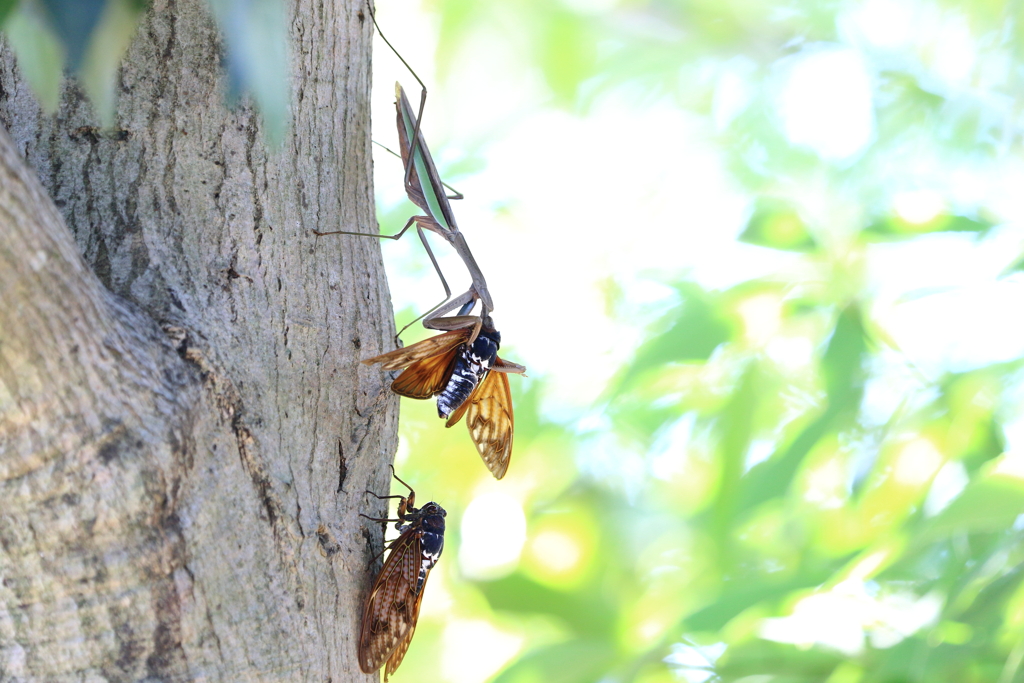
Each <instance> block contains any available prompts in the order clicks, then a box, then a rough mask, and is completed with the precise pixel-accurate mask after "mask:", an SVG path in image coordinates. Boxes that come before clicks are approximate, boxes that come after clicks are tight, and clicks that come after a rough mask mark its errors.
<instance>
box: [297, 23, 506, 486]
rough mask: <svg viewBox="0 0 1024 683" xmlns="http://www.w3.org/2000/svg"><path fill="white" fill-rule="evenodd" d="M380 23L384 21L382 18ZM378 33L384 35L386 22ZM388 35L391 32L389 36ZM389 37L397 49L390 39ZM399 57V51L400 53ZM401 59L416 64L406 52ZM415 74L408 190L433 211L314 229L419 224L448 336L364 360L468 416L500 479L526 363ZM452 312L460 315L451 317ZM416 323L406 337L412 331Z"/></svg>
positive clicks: (417, 393)
mask: <svg viewBox="0 0 1024 683" xmlns="http://www.w3.org/2000/svg"><path fill="white" fill-rule="evenodd" d="M374 26H377V21H376V18H374ZM377 31H378V33H380V27H379V26H377ZM381 37H382V38H383V37H384V36H383V34H381ZM384 41H385V42H386V43H387V44H388V47H390V48H391V49H392V51H395V49H394V47H393V46H392V45H391V43H390V42H388V41H387V39H386V38H384ZM395 54H396V55H397V54H398V52H397V51H395ZM398 57H399V59H400V60H401V61H402V63H403V64H405V66H406V68H409V65H408V64H407V63H406V62H405V60H404V59H402V57H401V55H398ZM409 71H410V72H411V73H412V74H413V76H415V77H416V80H417V82H419V84H420V87H421V94H420V107H419V112H418V114H417V113H414V112H413V108H412V105H411V104H410V103H409V98H408V97H407V96H406V94H405V90H404V89H403V88H402V86H401V85H399V84H398V83H396V84H395V107H396V110H397V123H398V140H399V149H400V151H401V157H402V164H403V166H404V167H405V178H404V185H405V193H406V195H407V196H408V197H409V199H410V201H412V203H413V204H415V205H416V206H418V207H419V208H420V209H422V210H423V211H424V212H425V213H424V214H423V215H415V216H412V217H411V218H409V220H408V221H407V222H406V224H405V225H404V226H403V227H402V229H401V230H400V231H398V232H397V233H395V234H394V235H368V234H367V233H358V232H348V231H342V230H337V231H332V232H319V231H314V232H315V233H316V234H317V235H318V236H323V235H335V234H342V235H359V236H369V237H381V238H385V239H399V238H401V237H402V235H404V234H405V233H406V232H407V231H408V230H409V228H411V227H412V226H414V225H415V226H416V232H417V234H418V235H419V238H420V241H421V242H422V244H423V247H424V249H425V250H426V252H427V255H428V256H429V257H430V262H431V263H432V264H433V266H434V270H435V271H436V272H437V275H438V277H439V278H440V279H441V284H442V285H443V286H444V291H445V298H444V300H442V301H441V303H439V304H437V305H436V306H434V307H433V308H431V309H430V310H428V311H427V312H426V313H425V314H423V315H421V316H420V318H422V320H423V326H424V327H426V328H427V329H431V330H438V331H440V332H442V334H439V335H436V336H434V337H431V338H429V339H425V340H423V341H421V342H417V343H415V344H412V345H411V346H408V347H404V348H399V349H396V350H394V351H391V352H389V353H384V354H381V355H379V356H375V357H373V358H368V359H366V360H364V361H363V363H366V364H373V363H380V364H381V367H382V368H383V369H385V370H396V369H402V368H404V372H402V374H401V375H399V376H398V377H397V378H396V379H395V381H394V382H392V385H391V389H392V391H394V392H395V393H397V394H400V395H402V396H408V397H410V398H419V399H424V398H431V397H433V396H437V397H438V403H437V405H438V415H439V416H440V417H442V418H445V419H446V422H445V426H446V427H451V426H452V425H454V424H456V423H457V422H459V420H461V419H462V417H463V416H464V415H465V416H466V424H467V426H468V428H469V433H470V437H471V438H472V439H473V443H474V444H475V445H476V448H477V451H478V452H479V453H480V456H481V457H482V458H483V461H484V464H485V465H487V468H488V469H489V470H490V471H491V474H493V475H494V477H495V478H497V479H501V478H502V477H503V476H504V475H505V472H506V470H507V469H508V464H509V460H510V458H511V455H512V435H513V424H514V420H513V414H512V394H511V391H510V390H509V385H508V379H507V375H508V374H523V373H525V372H526V368H525V367H524V366H522V365H519V364H518V363H513V362H511V361H507V360H504V359H502V358H500V357H498V349H499V347H500V345H501V334H500V333H499V332H498V330H497V329H496V328H495V326H494V321H493V320H492V319H491V312H492V311H493V310H494V302H493V299H492V298H491V292H490V289H489V288H488V286H487V280H486V279H485V278H484V274H483V272H482V271H481V270H480V266H479V265H478V264H477V262H476V259H475V258H474V256H473V252H472V251H470V249H469V245H468V244H467V243H466V238H465V236H464V235H463V234H462V231H460V230H459V226H458V224H457V223H456V221H455V214H454V212H453V211H452V208H451V204H450V203H449V201H448V200H449V199H461V195H458V193H456V195H457V196H453V197H449V196H448V195H447V194H446V192H445V187H446V185H445V184H444V182H442V180H441V176H440V174H438V172H437V167H436V166H435V165H434V160H433V158H432V157H431V155H430V150H429V149H428V148H427V144H426V141H425V140H424V139H423V135H422V132H421V130H420V122H421V120H422V117H423V109H424V106H425V104H426V96H427V89H426V86H425V85H424V84H423V81H421V80H420V78H419V76H417V75H416V73H415V71H413V70H412V69H411V68H409ZM424 231H430V232H432V233H434V234H436V235H439V236H440V237H441V238H442V239H444V240H445V241H446V242H448V244H450V245H451V247H452V248H453V249H454V250H455V253H456V254H458V255H459V257H460V258H461V259H462V262H463V263H464V264H465V266H466V270H467V271H468V272H469V275H470V279H471V284H470V287H469V289H468V290H466V291H465V292H463V293H462V294H460V295H458V296H456V297H452V292H451V288H450V287H449V286H448V282H447V281H446V280H445V277H444V274H443V273H442V272H441V268H440V266H439V265H438V263H437V259H436V258H435V256H434V253H433V251H432V250H431V248H430V244H429V242H428V241H427V238H426V234H425V232H424ZM477 302H479V304H480V309H481V310H480V312H479V314H477V315H471V313H472V311H473V309H474V308H475V307H476V305H477ZM452 312H454V313H455V315H448V314H449V313H452ZM420 318H417V319H416V320H419V319H420ZM416 320H413V321H412V322H411V323H409V325H412V324H413V323H415V322H416ZM409 325H406V326H405V327H404V328H402V330H401V331H399V333H398V334H401V333H402V332H404V331H405V330H406V329H407V328H408V327H409ZM397 336H398V335H396V338H397Z"/></svg>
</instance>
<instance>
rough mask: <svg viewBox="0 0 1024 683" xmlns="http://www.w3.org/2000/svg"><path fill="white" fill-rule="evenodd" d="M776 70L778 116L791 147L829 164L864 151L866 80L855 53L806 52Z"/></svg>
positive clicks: (868, 120)
mask: <svg viewBox="0 0 1024 683" xmlns="http://www.w3.org/2000/svg"><path fill="white" fill-rule="evenodd" d="M778 69H779V71H780V84H779V92H778V112H779V116H780V117H781V118H782V129H783V132H784V133H785V134H786V137H787V138H788V139H789V141H790V142H791V143H792V144H794V145H798V146H801V147H807V148H809V149H811V150H813V151H814V152H816V153H817V154H818V155H819V156H821V157H822V158H823V159H827V160H831V161H844V160H846V159H849V158H851V157H853V156H855V155H857V154H859V153H860V152H861V151H862V150H863V149H864V148H865V147H867V145H868V144H869V143H870V142H871V140H872V139H873V137H874V130H875V121H874V111H873V108H872V95H871V76H870V75H869V73H868V69H867V65H866V64H865V62H864V58H863V56H862V55H861V54H860V53H859V52H858V51H857V50H853V49H850V48H844V47H823V46H822V47H819V48H817V49H811V50H805V51H804V52H803V53H801V54H798V55H795V56H793V57H789V58H786V59H784V60H782V61H781V62H780V63H779V64H778Z"/></svg>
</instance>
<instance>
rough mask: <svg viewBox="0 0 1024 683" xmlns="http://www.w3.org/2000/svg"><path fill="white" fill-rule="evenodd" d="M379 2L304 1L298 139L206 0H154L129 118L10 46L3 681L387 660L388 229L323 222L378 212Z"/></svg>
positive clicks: (0, 409) (1, 104) (1, 484)
mask: <svg viewBox="0 0 1024 683" xmlns="http://www.w3.org/2000/svg"><path fill="white" fill-rule="evenodd" d="M366 10H367V7H366V5H365V4H364V2H363V1H362V0H337V1H336V2H330V0H323V1H322V2H317V1H315V0H314V1H307V0H295V1H294V2H293V4H292V6H291V7H290V9H289V21H290V31H291V41H292V44H291V49H292V69H291V74H292V92H293V97H292V113H293V119H292V130H291V132H290V134H289V137H288V139H287V142H286V143H285V145H284V147H283V148H282V149H281V150H278V151H273V150H268V149H267V147H266V146H265V144H264V139H263V134H262V132H261V129H260V124H259V120H258V117H257V116H256V115H255V114H254V112H253V111H252V109H251V108H249V107H245V106H242V107H239V108H237V109H236V110H234V111H230V110H227V109H226V108H225V107H224V106H223V101H222V95H221V92H222V90H221V83H222V79H223V74H222V72H221V67H220V64H221V40H220V37H219V35H218V33H217V31H216V29H215V27H214V24H213V22H212V19H211V18H210V16H209V14H208V12H207V9H206V5H205V3H204V2H202V1H201V0H177V1H175V0H164V1H161V0H156V1H155V2H154V3H153V7H152V9H151V10H150V12H149V14H148V15H147V17H146V18H145V19H144V20H143V22H142V23H141V25H140V27H139V30H138V32H137V34H136V37H135V39H134V41H133V43H132V46H131V48H130V49H129V51H128V54H127V56H126V58H125V60H124V65H123V68H122V73H121V77H120V83H119V103H118V114H117V124H116V127H115V129H114V130H113V131H110V130H100V129H99V128H97V126H98V125H99V124H98V123H97V121H96V120H95V118H94V116H93V114H92V112H91V108H90V105H89V103H88V102H87V101H86V100H85V99H84V98H83V96H82V95H81V92H80V90H78V89H77V87H75V86H74V85H73V84H68V86H67V87H66V89H65V93H64V97H63V99H62V104H61V108H60V111H59V112H58V113H57V115H56V116H50V115H46V114H44V113H42V112H41V111H40V110H39V108H38V105H37V104H36V101H35V99H34V98H33V97H32V95H31V93H30V92H29V91H28V88H27V86H26V84H25V83H24V81H23V80H22V79H21V76H20V74H19V73H18V70H17V67H16V65H15V60H14V59H13V57H12V55H11V53H10V51H9V49H8V48H7V47H6V46H3V45H0V123H2V124H3V126H4V128H6V129H7V130H8V131H9V133H10V138H9V139H8V138H7V136H6V135H2V131H0V501H2V502H0V681H23V680H24V681H28V680H46V681H63V680H69V681H70V680H76V681H78V680H83V681H84V680H88V681H93V680H112V681H122V680H124V681H127V680H133V681H134V680H143V679H146V680H171V679H173V680H211V681H212V680H225V681H241V680H270V679H272V680H311V681H312V680H316V681H335V682H337V681H349V680H359V681H368V680H376V674H374V675H365V674H362V673H360V672H359V667H358V664H357V659H356V640H357V638H358V631H359V618H360V611H361V607H362V600H363V597H364V595H365V591H366V589H367V587H368V584H369V581H370V578H371V577H370V576H369V574H368V572H367V564H368V562H369V560H370V558H371V557H373V556H374V555H375V554H376V552H377V551H379V550H380V543H381V538H380V526H379V525H372V524H369V523H366V522H365V521H364V520H362V519H360V518H359V517H358V513H359V512H367V511H369V512H376V513H379V512H380V511H382V510H383V504H381V503H379V502H377V501H374V500H373V499H372V498H371V499H370V500H369V501H368V500H367V498H366V496H364V494H363V491H364V489H367V488H369V489H372V490H377V491H383V490H386V489H387V487H388V482H387V477H388V471H387V463H388V462H390V461H391V458H392V456H393V454H394V449H395V445H396V431H397V401H396V400H394V399H393V398H391V396H390V393H389V392H387V391H386V390H385V389H386V385H385V382H384V379H385V378H384V377H383V376H382V375H381V373H380V371H379V370H377V369H374V368H368V367H366V366H362V365H361V364H359V362H358V361H359V359H360V358H364V357H367V356H370V355H374V354H376V353H379V352H381V351H383V350H387V349H388V348H390V344H391V342H390V339H391V335H392V334H393V326H392V322H391V321H392V317H391V308H390V302H389V297H388V292H387V286H386V282H385V279H384V274H383V268H382V263H381V260H380V251H379V245H378V244H377V242H376V240H369V239H367V240H356V239H344V240H342V239H332V238H325V239H321V240H319V241H317V240H316V239H315V236H314V235H313V234H312V233H311V230H312V229H313V228H319V229H321V230H337V229H343V230H360V231H367V232H369V231H373V230H374V229H375V225H376V223H375V218H374V211H373V198H372V187H371V181H370V178H371V174H370V170H371V169H370V164H371V158H370V128H369V102H368V100H369V90H370V81H369V52H370V44H371V43H370V41H371V37H372V34H371V30H372V24H371V23H370V21H369V16H368V14H364V12H366ZM26 163H27V167H26ZM68 228H70V231H69V230H68ZM76 244H77V248H76ZM321 524H323V525H325V526H326V528H327V530H328V534H329V535H328V536H320V537H318V534H317V528H318V526H319V525H321Z"/></svg>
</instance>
